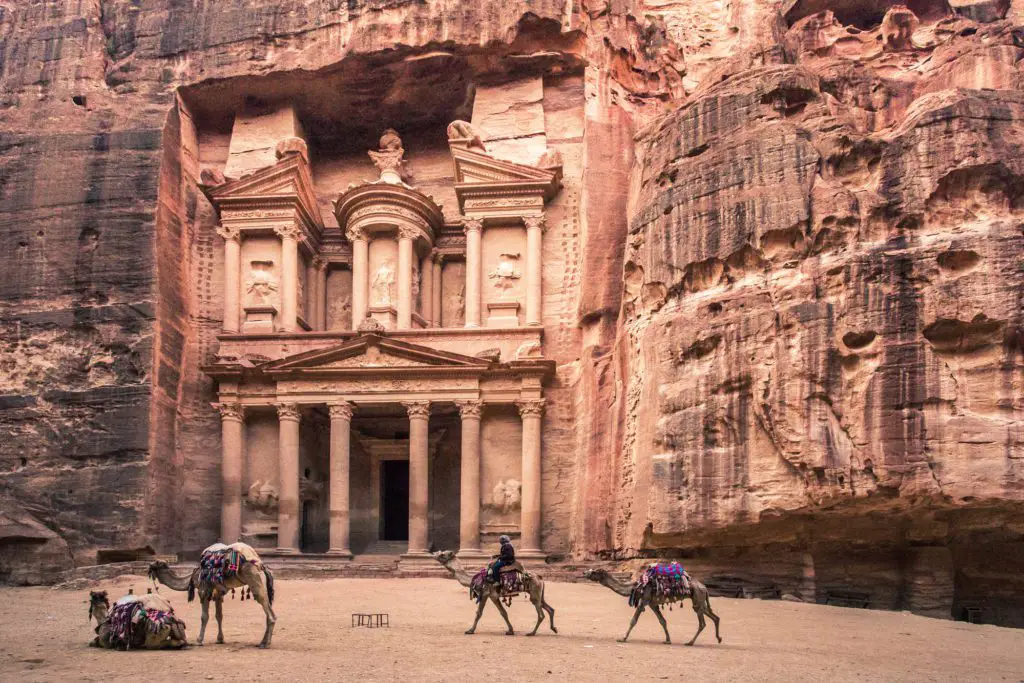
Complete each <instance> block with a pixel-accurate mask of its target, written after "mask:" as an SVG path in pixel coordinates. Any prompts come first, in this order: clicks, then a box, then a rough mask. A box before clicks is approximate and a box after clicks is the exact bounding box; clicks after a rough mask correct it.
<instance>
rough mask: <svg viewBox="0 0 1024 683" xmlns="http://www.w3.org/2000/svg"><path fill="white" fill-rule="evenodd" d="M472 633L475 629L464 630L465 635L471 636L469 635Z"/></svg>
mask: <svg viewBox="0 0 1024 683" xmlns="http://www.w3.org/2000/svg"><path fill="white" fill-rule="evenodd" d="M474 633H476V631H474V630H473V629H469V630H468V631H466V635H467V636H471V635H473V634H474Z"/></svg>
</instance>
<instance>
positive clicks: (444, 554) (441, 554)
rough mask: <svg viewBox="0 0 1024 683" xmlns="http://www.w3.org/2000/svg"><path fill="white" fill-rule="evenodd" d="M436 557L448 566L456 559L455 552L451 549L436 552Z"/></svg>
mask: <svg viewBox="0 0 1024 683" xmlns="http://www.w3.org/2000/svg"><path fill="white" fill-rule="evenodd" d="M434 559H435V560H437V561H438V562H440V563H441V564H443V565H444V566H446V567H447V566H448V565H449V564H450V563H451V561H452V560H454V559H455V553H454V552H453V551H451V550H439V551H437V552H436V553H434Z"/></svg>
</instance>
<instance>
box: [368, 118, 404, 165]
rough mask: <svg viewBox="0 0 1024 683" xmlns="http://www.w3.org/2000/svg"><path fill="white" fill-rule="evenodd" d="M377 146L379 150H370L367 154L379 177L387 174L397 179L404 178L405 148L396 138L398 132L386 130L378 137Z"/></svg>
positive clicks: (400, 140) (400, 139)
mask: <svg viewBox="0 0 1024 683" xmlns="http://www.w3.org/2000/svg"><path fill="white" fill-rule="evenodd" d="M379 144H380V149H378V150H377V151H373V150H370V151H369V152H367V154H369V155H370V159H372V160H373V163H374V165H375V166H376V167H377V170H379V171H380V174H381V177H384V176H385V174H387V173H389V172H390V173H394V174H396V175H398V176H399V177H402V176H404V170H405V169H404V167H405V148H404V147H402V138H400V137H399V136H398V132H397V131H395V130H394V129H393V128H388V129H387V130H386V131H384V134H383V135H381V136H380V143H379Z"/></svg>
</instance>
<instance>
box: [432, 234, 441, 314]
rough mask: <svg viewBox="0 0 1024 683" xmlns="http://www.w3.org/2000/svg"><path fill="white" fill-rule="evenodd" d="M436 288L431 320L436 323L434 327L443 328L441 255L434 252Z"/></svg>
mask: <svg viewBox="0 0 1024 683" xmlns="http://www.w3.org/2000/svg"><path fill="white" fill-rule="evenodd" d="M431 260H432V263H433V270H434V277H433V280H434V288H433V289H432V290H431V297H430V318H431V320H433V321H434V327H441V325H442V321H441V263H442V258H441V254H439V253H437V252H436V251H435V252H434V255H433V259H431Z"/></svg>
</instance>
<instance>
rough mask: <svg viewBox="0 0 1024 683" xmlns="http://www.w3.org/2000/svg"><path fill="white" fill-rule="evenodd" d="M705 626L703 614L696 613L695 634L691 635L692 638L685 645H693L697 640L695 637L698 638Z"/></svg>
mask: <svg viewBox="0 0 1024 683" xmlns="http://www.w3.org/2000/svg"><path fill="white" fill-rule="evenodd" d="M705 625H706V622H705V621H704V613H703V612H697V632H696V633H694V634H693V638H690V642H688V643H687V645H693V643H694V641H696V640H697V636H699V635H700V632H701V631H703V630H704V626H705Z"/></svg>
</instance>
